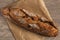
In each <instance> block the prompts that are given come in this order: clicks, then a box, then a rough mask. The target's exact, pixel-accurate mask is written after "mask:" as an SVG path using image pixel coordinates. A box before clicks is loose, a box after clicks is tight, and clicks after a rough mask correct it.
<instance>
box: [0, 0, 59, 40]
mask: <svg viewBox="0 0 60 40" xmlns="http://www.w3.org/2000/svg"><path fill="white" fill-rule="evenodd" d="M8 1H9V0H8ZM44 1H45V3H46V6H47V8H48V10H49V12H50V14H51V16H52V18H53V19H54V21H55V22H56V23H57V25H58V26H57V28H58V29H59V33H60V25H59V24H60V18H59V17H60V0H44ZM4 2H5V1H4V0H0V3H1V4H2V5H3V6H6V5H5V4H6V3H11V2H12V1H9V2H5V3H4ZM1 4H0V8H1V7H3V6H2V5H1ZM59 33H58V36H57V37H44V40H60V34H59ZM0 40H14V37H13V36H12V34H11V32H10V30H9V28H8V24H7V23H6V20H5V19H4V18H3V17H2V16H1V15H0Z"/></svg>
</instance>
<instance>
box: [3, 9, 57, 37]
mask: <svg viewBox="0 0 60 40" xmlns="http://www.w3.org/2000/svg"><path fill="white" fill-rule="evenodd" d="M4 10H5V11H7V12H5V11H4ZM4 10H3V11H2V12H3V14H4V15H8V16H9V17H10V18H11V19H12V20H13V21H14V23H16V24H17V25H19V26H21V27H22V28H25V29H27V30H29V31H31V32H35V33H38V34H41V35H45V36H52V37H54V36H56V35H57V32H58V30H57V28H56V27H55V26H54V25H53V24H51V23H50V22H49V21H42V20H41V18H40V17H39V16H29V15H28V14H27V13H26V12H25V11H24V10H23V9H19V8H7V10H6V9H4ZM35 26H36V27H35Z"/></svg>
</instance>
